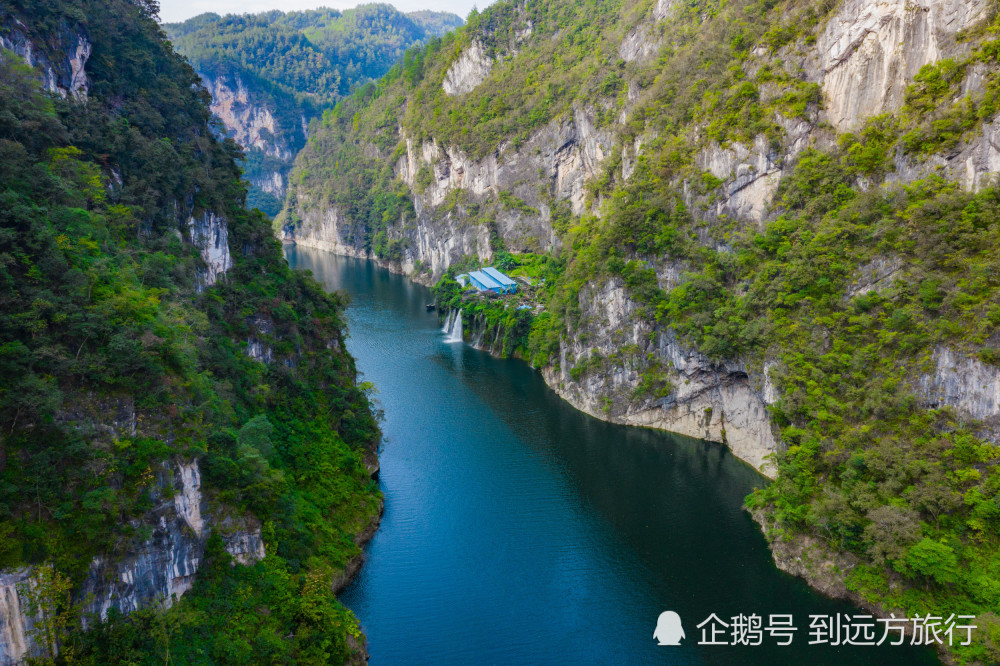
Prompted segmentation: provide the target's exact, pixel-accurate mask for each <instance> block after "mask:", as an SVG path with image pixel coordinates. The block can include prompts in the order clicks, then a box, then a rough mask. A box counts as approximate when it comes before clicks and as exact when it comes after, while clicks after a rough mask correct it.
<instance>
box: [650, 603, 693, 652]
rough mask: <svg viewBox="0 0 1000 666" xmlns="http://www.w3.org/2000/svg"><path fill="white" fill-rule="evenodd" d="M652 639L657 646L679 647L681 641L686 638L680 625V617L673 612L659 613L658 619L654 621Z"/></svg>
mask: <svg viewBox="0 0 1000 666" xmlns="http://www.w3.org/2000/svg"><path fill="white" fill-rule="evenodd" d="M653 638H655V639H656V641H657V643H658V644H659V645H680V644H681V639H682V638H687V636H685V635H684V627H683V626H682V625H681V616H680V615H678V614H677V613H675V612H673V611H664V612H662V613H660V617H659V619H657V620H656V631H654V632H653Z"/></svg>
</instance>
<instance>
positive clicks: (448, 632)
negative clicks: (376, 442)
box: [286, 246, 937, 666]
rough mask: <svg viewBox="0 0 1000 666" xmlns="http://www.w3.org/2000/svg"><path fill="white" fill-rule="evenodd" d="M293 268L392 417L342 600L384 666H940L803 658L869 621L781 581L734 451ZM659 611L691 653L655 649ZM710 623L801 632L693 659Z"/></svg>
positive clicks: (320, 264)
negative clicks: (347, 301)
mask: <svg viewBox="0 0 1000 666" xmlns="http://www.w3.org/2000/svg"><path fill="white" fill-rule="evenodd" d="M286 254H287V256H288V260H289V262H290V264H291V265H292V266H293V267H295V268H303V269H309V270H311V271H312V272H313V274H314V275H315V277H316V278H317V279H318V280H319V281H320V282H321V283H323V284H324V285H325V286H326V287H327V288H328V289H330V290H343V291H346V292H347V293H348V294H350V296H351V299H352V302H351V305H350V307H349V308H348V310H347V320H348V325H349V329H350V337H349V339H348V345H347V346H348V348H349V349H350V351H351V353H352V354H353V355H354V356H355V357H356V358H357V361H358V367H359V369H360V370H361V371H362V372H363V373H364V378H365V379H367V380H370V381H372V382H374V383H375V385H376V387H377V388H378V391H379V393H378V398H379V401H380V403H381V407H382V409H383V410H384V411H385V422H384V424H383V429H384V432H385V444H384V446H383V450H382V452H381V464H382V471H381V477H380V484H381V487H382V490H383V492H384V493H385V500H386V507H385V516H384V518H383V520H382V525H381V527H380V528H379V530H378V532H377V533H376V535H375V537H374V538H373V539H372V541H371V542H370V543H369V545H368V546H367V548H366V553H367V561H366V563H365V565H364V567H363V568H362V570H361V573H360V574H359V575H358V577H357V579H356V580H355V582H354V583H353V584H352V586H351V587H349V588H348V589H347V590H346V591H345V593H344V594H343V596H342V600H343V602H344V603H345V604H346V605H347V606H348V607H350V608H351V609H353V610H354V611H355V613H357V615H358V617H359V618H360V619H361V623H362V626H363V629H364V631H365V633H366V634H367V636H368V642H369V643H368V645H369V651H370V653H371V664H372V665H373V666H385V665H394V664H593V663H600V664H645V663H665V664H734V665H744V664H746V665H750V664H790V665H792V664H794V665H799V664H809V665H813V664H816V665H818V664H831V665H833V664H836V665H838V666H841V665H849V664H879V665H883V664H885V665H890V664H906V665H907V666H919V665H921V664H935V663H937V659H936V656H935V654H934V653H933V652H931V651H930V650H928V649H919V650H918V649H915V648H910V647H908V646H900V647H893V646H888V645H883V646H881V647H858V646H840V647H831V646H829V645H823V644H817V645H810V644H809V641H810V639H811V633H810V631H811V630H810V628H809V627H810V622H811V620H810V615H820V616H831V615H837V614H845V613H846V614H848V615H851V616H855V615H859V614H862V613H863V611H861V610H860V609H858V608H855V607H853V606H851V605H849V604H845V603H843V602H838V601H833V600H830V599H827V598H824V597H822V596H821V595H819V594H817V593H815V592H813V591H812V590H811V589H810V588H809V587H808V586H807V585H806V584H805V582H804V581H802V580H801V579H797V578H794V577H792V576H789V575H787V574H785V573H782V572H781V571H779V570H778V569H777V568H775V566H774V563H773V562H772V560H771V556H770V553H769V552H768V548H767V544H766V542H765V540H764V537H763V535H762V534H761V532H760V530H759V529H758V528H757V526H756V525H755V524H754V522H753V521H752V520H751V519H750V517H749V516H748V515H747V513H746V512H745V511H744V510H743V509H742V508H741V507H742V502H743V498H744V497H745V496H746V494H747V493H748V492H750V491H751V490H752V489H753V488H754V487H757V486H759V485H760V484H762V483H765V482H766V481H765V479H763V478H762V477H761V476H759V475H758V474H757V473H756V472H755V471H754V470H753V469H751V468H750V467H748V466H747V465H745V464H743V463H742V462H741V461H739V460H737V459H736V458H734V457H733V456H732V455H731V454H730V453H729V451H728V450H727V449H726V448H725V447H724V446H722V445H719V444H713V443H710V442H703V441H700V440H695V439H690V438H687V437H681V436H677V435H672V434H668V433H664V432H656V431H651V430H645V429H639V428H628V427H623V426H617V425H612V424H608V423H604V422H602V421H600V420H597V419H594V418H592V417H590V416H587V415H586V414H583V413H581V412H579V411H577V410H575V409H574V408H573V407H572V406H570V405H569V404H567V403H565V402H563V401H562V400H561V399H560V398H558V397H557V396H556V395H555V393H553V392H552V391H551V390H550V389H549V388H548V387H547V386H546V385H545V383H544V382H543V381H542V378H541V376H540V375H539V374H538V373H537V372H535V371H533V370H532V369H531V368H529V367H528V366H527V365H526V364H524V363H522V362H520V361H515V360H503V359H497V358H493V357H491V356H489V355H488V354H486V353H484V352H480V351H478V350H476V349H473V348H471V347H469V346H468V345H465V344H461V343H446V342H445V341H444V340H445V338H444V335H443V334H442V333H441V322H440V321H439V319H438V315H437V313H434V312H427V311H426V310H425V307H424V306H425V304H426V303H428V302H430V300H431V296H430V292H429V290H428V289H426V288H424V287H422V286H420V285H417V284H415V283H413V282H411V281H409V280H407V279H406V278H403V277H400V276H398V275H393V274H391V273H389V272H388V271H386V270H384V269H381V268H378V267H376V266H375V265H373V264H372V263H370V262H367V261H363V260H357V259H350V258H344V257H338V256H335V255H333V254H330V253H328V252H323V251H319V250H310V249H306V248H296V247H294V246H290V247H287V248H286ZM666 610H673V611H675V612H677V613H678V614H679V616H680V618H681V620H682V622H683V628H684V632H685V635H686V637H685V638H684V639H683V640H682V641H681V644H680V646H676V647H673V646H671V647H667V646H659V645H657V641H656V640H654V639H653V632H654V629H655V628H656V625H657V618H658V616H659V615H660V613H661V612H663V611H666ZM712 613H714V614H716V616H717V617H719V618H722V619H723V620H725V621H726V622H729V623H730V624H732V622H731V618H732V617H733V616H739V615H740V614H743V615H746V616H749V615H751V614H753V613H756V614H758V615H760V616H761V617H762V624H763V625H764V626H766V625H767V624H768V619H769V616H770V615H776V614H791V615H792V618H793V622H794V625H795V626H797V627H798V630H797V632H795V634H794V638H793V640H792V644H791V645H789V646H786V647H779V646H777V645H775V643H776V642H777V638H776V637H773V636H771V635H769V634H768V633H766V632H765V633H764V634H763V636H762V641H761V642H762V644H761V645H758V646H746V645H740V646H732V645H699V644H698V643H699V641H701V639H702V635H701V634H702V631H701V630H700V629H698V628H697V625H698V624H699V623H701V622H702V621H703V620H705V619H706V618H708V617H709V616H710V615H711V614H712ZM707 626H708V625H706V628H707ZM731 632H732V627H730V628H729V629H727V630H726V633H725V637H724V638H723V637H722V635H720V636H719V638H720V640H719V642H732V635H731ZM879 635H880V636H881V630H880V633H879Z"/></svg>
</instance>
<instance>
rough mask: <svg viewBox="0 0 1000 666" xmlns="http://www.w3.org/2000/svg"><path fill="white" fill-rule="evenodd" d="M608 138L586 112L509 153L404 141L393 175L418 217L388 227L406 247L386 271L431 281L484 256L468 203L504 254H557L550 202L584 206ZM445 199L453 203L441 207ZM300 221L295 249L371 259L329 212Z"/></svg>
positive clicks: (485, 235)
mask: <svg viewBox="0 0 1000 666" xmlns="http://www.w3.org/2000/svg"><path fill="white" fill-rule="evenodd" d="M611 140H612V137H611V134H610V132H608V131H607V130H604V129H598V128H597V127H596V122H595V120H594V116H593V111H592V110H585V109H577V110H576V111H575V112H574V113H573V116H572V118H569V119H566V120H563V121H560V122H554V123H551V124H549V125H547V126H546V127H544V128H543V129H542V130H540V131H539V132H537V133H535V134H534V135H533V136H532V137H531V138H529V139H528V140H527V141H525V142H524V144H522V145H521V146H520V147H519V148H517V149H513V148H511V147H509V146H506V147H503V148H501V149H500V150H498V151H496V152H495V153H492V154H490V155H487V156H485V157H483V158H481V159H472V158H470V157H469V156H468V155H466V154H465V153H464V152H463V151H462V150H460V149H458V148H454V147H449V146H441V145H440V144H438V143H437V142H435V141H428V142H424V143H421V144H417V143H416V142H415V141H413V140H412V139H407V140H406V154H405V155H403V156H402V157H400V158H399V161H398V162H397V163H396V167H395V173H396V176H397V177H398V178H399V179H400V180H402V181H403V182H404V183H406V184H407V185H409V186H410V188H411V189H412V190H413V192H414V208H415V211H416V216H417V218H416V224H403V225H398V226H397V227H394V228H393V229H391V231H390V233H391V234H393V235H394V238H396V239H398V240H400V241H402V242H403V244H404V245H405V249H404V250H403V259H402V261H401V262H400V264H399V265H397V266H394V268H396V269H398V270H402V271H403V272H406V273H413V272H415V270H416V268H417V266H421V267H424V268H425V269H427V270H428V271H429V273H430V277H429V279H431V280H436V279H437V278H438V277H440V276H441V274H442V273H444V271H445V270H447V268H448V267H449V266H450V265H451V264H452V263H454V262H455V261H457V260H458V259H460V258H461V257H462V256H463V255H476V256H478V257H480V258H481V259H483V260H484V261H489V260H491V259H492V256H493V250H492V248H491V246H490V229H489V228H488V227H487V226H486V225H485V224H482V223H476V224H469V222H468V220H467V219H466V214H465V210H466V208H467V206H469V205H473V204H475V205H485V204H491V205H496V207H497V210H496V217H495V222H496V228H497V232H498V234H499V235H500V237H501V238H502V239H503V241H504V244H505V246H506V247H507V248H508V249H510V250H512V251H551V250H553V249H557V248H558V247H559V245H560V241H559V238H558V236H557V234H556V233H555V230H554V229H553V227H552V206H553V203H554V202H560V201H562V202H565V203H567V204H568V205H569V207H570V208H571V210H573V211H574V212H576V213H583V212H585V211H586V210H587V202H586V190H585V188H584V185H585V183H586V181H587V180H588V179H589V178H591V177H593V176H594V175H595V174H596V173H597V171H598V168H599V167H600V165H601V164H602V162H603V161H604V159H605V156H606V155H607V154H608V152H609V151H610V148H611ZM421 171H423V172H424V174H427V175H429V176H430V182H429V184H428V185H426V187H423V188H421V186H420V185H419V184H418V181H419V180H420V176H421ZM528 175H530V177H527V176H528ZM501 193H503V194H504V195H505V196H510V197H513V199H516V200H518V201H519V202H521V203H522V204H523V205H519V206H517V207H513V208H512V207H510V206H508V205H505V204H502V203H501V202H498V197H499V196H500V195H501ZM299 197H300V198H299V201H300V202H302V201H305V200H307V196H306V195H305V194H300V195H299ZM450 203H451V204H454V205H446V204H450ZM449 208H450V210H448V209H449ZM301 218H302V221H301V223H299V224H298V225H297V226H296V228H295V230H294V239H295V242H296V243H299V244H301V245H304V246H308V247H317V248H320V249H325V250H330V251H333V252H336V253H338V254H343V255H347V256H355V257H367V256H369V255H370V253H369V250H368V248H366V247H365V245H364V238H365V236H364V232H363V230H362V229H360V228H358V227H356V226H355V225H353V224H352V223H351V222H350V221H349V220H346V219H344V217H343V215H342V214H341V213H340V211H339V210H338V209H337V208H335V207H328V208H322V207H311V206H303V207H302V210H301ZM418 262H419V263H418Z"/></svg>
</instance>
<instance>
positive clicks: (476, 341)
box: [472, 321, 486, 349]
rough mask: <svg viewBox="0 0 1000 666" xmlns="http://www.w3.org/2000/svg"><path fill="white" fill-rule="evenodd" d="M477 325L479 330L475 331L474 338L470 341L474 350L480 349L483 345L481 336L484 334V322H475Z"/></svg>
mask: <svg viewBox="0 0 1000 666" xmlns="http://www.w3.org/2000/svg"><path fill="white" fill-rule="evenodd" d="M476 323H477V324H478V325H479V330H478V331H476V337H475V338H474V339H473V340H472V346H473V347H475V348H476V349H481V348H482V344H483V334H485V333H486V322H479V321H476Z"/></svg>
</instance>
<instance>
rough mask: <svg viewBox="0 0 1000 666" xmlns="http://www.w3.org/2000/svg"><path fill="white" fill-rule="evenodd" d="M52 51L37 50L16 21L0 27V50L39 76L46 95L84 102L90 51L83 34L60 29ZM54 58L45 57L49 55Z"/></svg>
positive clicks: (87, 39) (77, 30) (78, 31)
mask: <svg viewBox="0 0 1000 666" xmlns="http://www.w3.org/2000/svg"><path fill="white" fill-rule="evenodd" d="M57 37H58V44H57V45H56V47H55V48H53V49H51V50H49V49H39V48H38V46H37V45H36V44H35V43H34V42H33V41H32V39H31V38H30V37H29V36H28V31H27V28H26V26H24V25H23V24H22V23H20V21H16V20H15V22H14V24H13V25H8V26H0V48H4V49H8V50H10V51H13V52H14V53H16V54H17V55H19V56H21V57H22V58H24V61H25V62H27V63H28V64H29V65H31V66H32V67H36V68H38V69H39V71H40V72H41V73H42V83H43V85H44V86H45V89H46V90H48V91H49V92H53V93H56V94H58V95H61V96H62V97H73V98H75V99H78V100H81V101H84V100H86V99H87V93H88V85H89V82H88V80H87V72H86V66H87V60H88V58H90V53H91V51H92V50H93V47H92V46H91V43H90V39H89V38H88V36H87V34H86V33H85V32H83V31H82V30H80V29H79V28H73V29H71V28H69V27H67V26H63V28H62V29H61V30H60V31H59V32H58V33H57ZM50 53H51V54H58V55H49V54H50Z"/></svg>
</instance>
